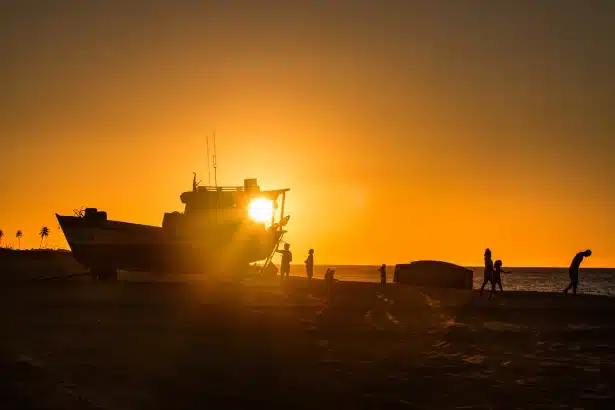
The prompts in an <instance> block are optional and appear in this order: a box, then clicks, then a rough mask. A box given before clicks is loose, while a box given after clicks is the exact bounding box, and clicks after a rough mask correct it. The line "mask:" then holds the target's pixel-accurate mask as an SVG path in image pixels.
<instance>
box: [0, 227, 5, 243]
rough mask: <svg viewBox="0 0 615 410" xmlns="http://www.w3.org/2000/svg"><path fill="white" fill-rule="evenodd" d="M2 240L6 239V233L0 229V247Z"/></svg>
mask: <svg viewBox="0 0 615 410" xmlns="http://www.w3.org/2000/svg"><path fill="white" fill-rule="evenodd" d="M2 238H4V231H3V230H2V229H0V246H2Z"/></svg>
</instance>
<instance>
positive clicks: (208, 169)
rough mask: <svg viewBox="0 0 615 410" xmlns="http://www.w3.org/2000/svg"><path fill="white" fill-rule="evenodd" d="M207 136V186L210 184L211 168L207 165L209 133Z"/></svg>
mask: <svg viewBox="0 0 615 410" xmlns="http://www.w3.org/2000/svg"><path fill="white" fill-rule="evenodd" d="M206 138H207V186H211V168H210V166H209V135H207V136H206Z"/></svg>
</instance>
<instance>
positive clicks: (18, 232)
mask: <svg viewBox="0 0 615 410" xmlns="http://www.w3.org/2000/svg"><path fill="white" fill-rule="evenodd" d="M22 236H23V232H21V230H19V231H17V234H16V235H15V237H16V238H17V243H18V245H17V249H21V237H22Z"/></svg>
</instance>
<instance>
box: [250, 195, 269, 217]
mask: <svg viewBox="0 0 615 410" xmlns="http://www.w3.org/2000/svg"><path fill="white" fill-rule="evenodd" d="M248 213H249V215H250V218H252V219H254V220H255V221H257V222H264V223H267V222H269V221H271V217H272V215H273V201H271V200H269V199H265V198H256V199H254V200H252V202H250V206H249V207H248Z"/></svg>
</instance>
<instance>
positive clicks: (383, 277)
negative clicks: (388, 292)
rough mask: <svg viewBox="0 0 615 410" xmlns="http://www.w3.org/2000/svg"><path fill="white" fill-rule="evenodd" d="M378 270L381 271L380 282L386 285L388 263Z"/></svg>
mask: <svg viewBox="0 0 615 410" xmlns="http://www.w3.org/2000/svg"><path fill="white" fill-rule="evenodd" d="M378 271H379V272H380V283H381V284H383V285H386V283H387V265H386V264H384V263H383V264H382V266H380V269H378Z"/></svg>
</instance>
